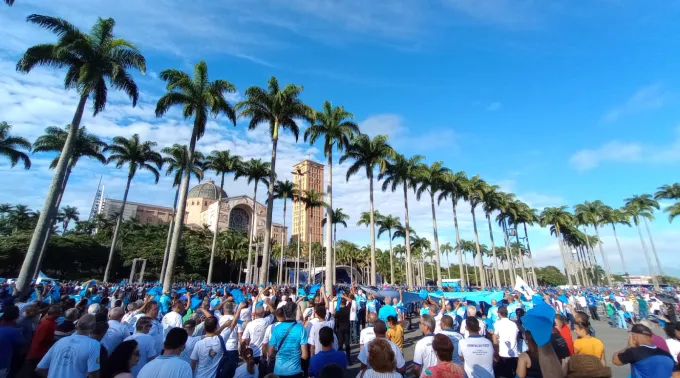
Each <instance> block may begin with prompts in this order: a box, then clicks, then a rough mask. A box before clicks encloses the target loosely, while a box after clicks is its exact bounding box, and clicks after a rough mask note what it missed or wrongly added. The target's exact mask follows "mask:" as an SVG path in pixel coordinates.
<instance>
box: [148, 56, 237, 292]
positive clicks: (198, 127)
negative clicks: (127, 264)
mask: <svg viewBox="0 0 680 378" xmlns="http://www.w3.org/2000/svg"><path fill="white" fill-rule="evenodd" d="M160 78H161V79H162V80H163V81H165V82H167V85H166V87H165V89H166V91H167V93H166V94H164V95H163V96H162V97H161V98H160V99H159V100H158V103H157V104H156V117H162V116H164V115H165V114H166V113H167V112H168V111H170V109H172V108H173V107H175V106H181V107H182V115H183V116H184V118H185V119H190V118H193V119H194V125H193V127H192V129H191V139H190V140H189V150H188V151H187V159H186V161H194V151H195V150H196V143H197V142H198V141H199V140H200V139H201V137H203V134H205V129H206V124H207V123H208V118H209V116H210V115H212V116H213V117H217V116H219V115H225V116H226V117H227V118H228V119H229V120H230V121H231V122H232V123H233V124H234V126H235V125H236V112H235V111H234V108H233V107H232V105H231V104H230V103H229V101H227V99H226V98H225V94H226V93H235V92H236V87H235V86H234V85H233V84H231V83H230V82H228V81H226V80H214V81H210V79H209V76H208V65H207V64H206V63H205V62H204V61H200V62H199V63H197V64H196V65H195V66H194V75H193V77H190V76H189V74H187V73H186V72H183V71H180V70H175V69H166V70H163V71H161V74H160ZM183 169H184V174H183V175H182V185H181V189H180V195H179V207H178V208H177V212H176V213H175V220H174V226H173V227H174V230H173V232H172V240H171V242H170V252H169V253H168V264H167V267H166V271H165V277H164V280H163V292H164V293H165V292H170V290H171V288H172V284H173V282H174V277H173V275H174V274H175V260H176V258H177V253H178V250H179V246H180V239H181V237H182V224H183V223H184V214H185V212H186V206H187V194H188V192H189V179H190V177H189V176H190V175H191V166H190V165H188V164H187V165H186V166H184V167H183Z"/></svg>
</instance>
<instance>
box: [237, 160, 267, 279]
mask: <svg viewBox="0 0 680 378" xmlns="http://www.w3.org/2000/svg"><path fill="white" fill-rule="evenodd" d="M271 169H272V167H271V164H269V163H265V162H263V161H262V160H261V159H250V160H248V161H246V162H244V163H243V164H241V167H240V168H239V169H238V170H237V171H236V174H234V180H238V179H239V178H241V177H244V178H246V179H247V181H248V185H250V184H254V185H253V222H252V224H251V225H250V227H248V228H249V234H248V260H247V263H246V267H247V268H248V273H247V274H246V282H247V283H253V282H254V279H255V277H253V269H252V266H251V264H252V261H253V260H252V254H253V241H254V240H255V238H257V186H258V185H259V184H260V183H263V184H264V185H269V179H268V177H271ZM267 234H268V233H265V235H267ZM265 240H266V239H265ZM256 259H257V257H256ZM262 261H268V260H265V259H264V256H263V259H262ZM264 265H267V264H263V266H264Z"/></svg>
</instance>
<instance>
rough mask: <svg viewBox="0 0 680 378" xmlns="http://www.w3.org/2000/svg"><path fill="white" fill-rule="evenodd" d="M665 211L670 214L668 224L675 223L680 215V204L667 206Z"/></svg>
mask: <svg viewBox="0 0 680 378" xmlns="http://www.w3.org/2000/svg"><path fill="white" fill-rule="evenodd" d="M663 211H664V212H665V213H668V223H673V219H675V217H677V216H678V215H680V202H676V203H674V204H672V205H670V206H667V207H666V208H665V209H663Z"/></svg>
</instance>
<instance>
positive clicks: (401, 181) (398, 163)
mask: <svg viewBox="0 0 680 378" xmlns="http://www.w3.org/2000/svg"><path fill="white" fill-rule="evenodd" d="M424 159H425V158H424V157H422V156H420V155H416V156H412V157H411V158H410V159H407V158H406V157H405V156H404V155H401V154H397V155H395V156H394V158H392V159H390V160H389V161H388V162H387V165H386V167H385V170H384V171H383V172H381V173H380V175H378V180H384V181H383V185H382V190H383V192H384V191H386V190H387V188H391V189H392V192H394V191H396V190H397V186H399V185H401V186H402V188H403V189H404V234H403V235H402V236H400V237H402V238H404V244H405V245H406V247H405V248H406V285H407V286H408V288H409V289H410V288H412V287H413V266H412V264H411V244H410V243H408V242H407V240H410V239H411V237H410V232H411V228H410V226H409V216H408V188H413V189H415V178H416V177H417V176H418V171H419V170H420V169H422V161H423V160H424ZM395 235H396V234H395Z"/></svg>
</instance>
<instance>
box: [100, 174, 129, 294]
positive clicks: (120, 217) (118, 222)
mask: <svg viewBox="0 0 680 378" xmlns="http://www.w3.org/2000/svg"><path fill="white" fill-rule="evenodd" d="M133 177H134V173H133V172H130V174H128V179H127V185H125V194H123V206H122V207H121V208H120V214H118V217H117V219H116V228H115V229H114V230H113V239H112V240H111V248H110V249H109V260H108V261H107V262H106V269H105V270H104V282H109V275H110V274H111V264H113V253H114V251H115V250H116V244H117V243H118V233H119V232H120V225H121V223H122V222H123V214H124V213H125V203H126V202H127V196H128V192H129V191H130V183H131V182H132V178H133Z"/></svg>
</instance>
